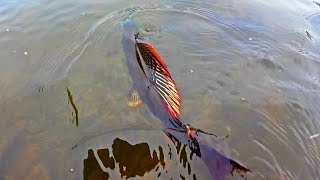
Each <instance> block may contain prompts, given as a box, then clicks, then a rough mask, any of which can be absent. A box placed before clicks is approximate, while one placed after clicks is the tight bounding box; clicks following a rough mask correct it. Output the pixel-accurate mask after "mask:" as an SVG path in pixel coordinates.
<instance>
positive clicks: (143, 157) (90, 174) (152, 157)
mask: <svg viewBox="0 0 320 180" xmlns="http://www.w3.org/2000/svg"><path fill="white" fill-rule="evenodd" d="M110 152H111V150H110ZM112 154H113V157H112V156H111V157H109V149H99V150H97V155H98V157H99V159H100V160H101V161H102V163H103V166H104V167H105V168H110V169H111V170H113V169H114V168H115V163H117V164H118V168H119V171H120V174H121V178H123V177H124V178H126V179H128V178H130V177H136V176H140V177H142V176H143V175H144V174H145V173H147V172H149V171H151V170H153V169H155V171H158V170H159V167H160V166H162V168H163V169H164V167H165V162H164V154H163V150H162V148H161V147H160V146H159V155H158V153H157V152H156V150H153V152H152V154H151V152H150V149H149V146H148V144H147V143H140V144H135V145H131V144H129V143H128V142H127V141H124V140H121V139H119V138H117V139H115V140H114V141H113V144H112ZM158 156H159V157H158ZM83 163H84V169H83V177H84V179H96V178H98V179H103V178H102V177H109V174H108V173H106V172H104V171H103V170H102V169H101V167H100V165H99V163H98V162H97V159H96V157H95V155H94V153H93V150H92V149H90V150H88V158H87V159H85V160H84V161H83ZM105 168H103V169H105ZM98 174H99V175H98ZM160 175H161V173H160V172H159V174H158V177H160Z"/></svg>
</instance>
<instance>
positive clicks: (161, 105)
mask: <svg viewBox="0 0 320 180" xmlns="http://www.w3.org/2000/svg"><path fill="white" fill-rule="evenodd" d="M121 25H122V30H123V37H122V45H123V49H124V52H125V61H126V63H127V66H128V69H129V73H130V75H131V78H132V80H133V86H132V88H131V90H130V92H129V94H128V96H127V102H128V105H129V106H131V107H135V106H139V105H140V104H142V103H145V104H146V105H147V107H148V108H149V110H150V111H151V112H152V113H153V114H154V115H155V116H156V117H157V118H158V119H159V120H161V121H162V122H163V124H164V126H165V128H164V130H163V131H164V133H165V134H166V135H167V136H168V137H169V138H170V139H171V140H172V141H173V142H174V143H175V142H177V141H179V142H181V143H183V144H185V145H187V146H188V147H189V149H190V150H191V152H192V154H196V155H197V156H198V157H200V158H201V160H202V161H203V162H204V163H205V165H206V166H207V168H208V170H209V172H210V175H211V177H212V179H226V178H227V177H229V176H230V175H232V174H233V172H235V171H236V172H244V173H245V172H251V170H249V169H248V168H246V167H244V166H242V165H240V164H239V163H237V162H236V161H234V160H232V159H230V158H229V157H226V156H225V155H223V154H222V153H220V152H218V151H217V150H215V149H214V148H213V147H211V146H210V145H209V144H208V143H207V142H206V141H205V140H204V138H203V137H202V136H201V135H200V134H198V132H199V133H205V132H204V131H202V130H200V129H195V128H193V127H191V126H190V125H188V124H185V123H184V122H183V121H182V120H181V119H180V117H179V115H180V102H181V99H180V95H179V92H178V90H177V87H176V85H175V83H174V81H173V79H172V77H171V75H170V73H169V71H168V68H167V66H166V64H165V62H164V61H163V60H162V58H161V56H160V55H159V53H158V52H157V51H156V49H155V48H154V47H153V46H152V45H150V44H148V43H147V42H145V41H143V40H141V38H140V37H139V28H138V27H137V26H136V24H135V23H133V22H132V21H130V20H129V19H126V20H124V21H122V22H121ZM206 134H208V133H206ZM192 154H191V155H192Z"/></svg>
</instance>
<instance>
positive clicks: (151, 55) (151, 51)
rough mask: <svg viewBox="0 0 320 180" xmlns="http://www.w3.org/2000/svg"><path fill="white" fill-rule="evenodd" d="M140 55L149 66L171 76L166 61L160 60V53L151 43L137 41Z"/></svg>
mask: <svg viewBox="0 0 320 180" xmlns="http://www.w3.org/2000/svg"><path fill="white" fill-rule="evenodd" d="M137 46H138V47H139V50H140V52H141V56H142V57H143V60H144V61H145V63H146V64H147V65H148V66H149V67H150V68H151V69H154V70H156V71H157V72H160V73H162V74H164V75H166V76H168V77H170V78H171V75H170V73H169V71H168V68H167V65H166V63H165V62H164V61H163V60H162V58H161V56H160V54H159V53H158V51H157V50H156V48H154V47H153V46H152V45H151V44H149V43H146V42H142V43H137Z"/></svg>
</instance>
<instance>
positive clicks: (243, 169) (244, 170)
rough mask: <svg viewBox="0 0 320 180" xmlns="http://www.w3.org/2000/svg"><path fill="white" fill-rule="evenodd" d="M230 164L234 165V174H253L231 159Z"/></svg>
mask: <svg viewBox="0 0 320 180" xmlns="http://www.w3.org/2000/svg"><path fill="white" fill-rule="evenodd" d="M230 164H231V165H232V172H237V173H241V172H244V173H246V172H252V171H251V170H250V169H248V168H246V167H244V166H243V165H241V164H239V163H238V162H236V161H234V160H232V159H230Z"/></svg>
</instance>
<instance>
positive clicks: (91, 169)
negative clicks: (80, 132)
mask: <svg viewBox="0 0 320 180" xmlns="http://www.w3.org/2000/svg"><path fill="white" fill-rule="evenodd" d="M169 138H170V139H171V140H172V142H173V143H174V145H175V150H173V151H172V148H171V146H170V145H169V144H168V148H169V152H167V153H164V151H163V148H162V147H161V146H159V147H158V150H153V151H152V150H150V148H149V145H148V144H147V143H145V142H143V143H139V144H135V145H132V144H130V143H128V142H127V141H125V140H122V139H119V138H116V139H114V141H113V144H112V149H110V150H109V149H108V148H106V149H98V150H97V155H98V157H96V156H95V154H94V152H93V150H92V149H89V150H88V157H87V158H86V159H84V161H83V165H84V169H83V178H84V179H85V180H91V179H109V178H110V175H109V173H108V172H105V171H104V170H103V169H110V170H116V169H115V168H116V166H117V167H118V169H119V173H120V175H121V178H125V179H128V178H131V177H137V176H140V177H143V176H144V175H145V174H146V173H147V172H151V171H152V170H154V172H156V173H158V174H157V177H158V178H159V177H160V176H161V174H168V169H166V162H165V154H168V156H169V160H170V161H175V160H174V159H173V160H172V157H173V156H172V155H173V152H176V154H177V155H178V161H179V162H180V163H181V165H182V166H183V168H185V169H187V172H188V174H187V175H189V178H188V177H187V179H194V180H195V179H197V176H196V174H195V173H192V167H191V164H190V160H192V157H193V154H196V152H192V151H191V153H189V152H190V151H188V150H187V149H188V148H186V147H187V144H183V143H181V142H180V141H178V139H177V138H175V137H174V136H173V135H169ZM111 151H112V154H111ZM196 155H197V154H196ZM97 159H100V160H101V162H102V164H103V166H104V167H103V168H102V167H101V166H100V164H99V163H98V160H97ZM166 159H167V158H166ZM230 163H231V162H230ZM161 166H162V168H161ZM239 166H240V165H239ZM234 167H235V168H234V169H232V172H230V173H231V174H233V173H234V172H237V173H240V174H241V172H242V171H241V169H238V168H236V167H237V166H234ZM173 168H174V167H173ZM174 170H175V169H174ZM241 177H243V176H242V175H241ZM180 178H181V179H186V175H183V174H180Z"/></svg>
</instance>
